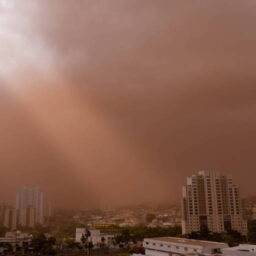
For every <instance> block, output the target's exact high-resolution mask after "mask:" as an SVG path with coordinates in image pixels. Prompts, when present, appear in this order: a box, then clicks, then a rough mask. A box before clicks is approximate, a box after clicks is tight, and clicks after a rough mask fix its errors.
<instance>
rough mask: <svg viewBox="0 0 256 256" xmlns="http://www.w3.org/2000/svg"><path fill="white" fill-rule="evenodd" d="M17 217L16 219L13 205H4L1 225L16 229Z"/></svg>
mask: <svg viewBox="0 0 256 256" xmlns="http://www.w3.org/2000/svg"><path fill="white" fill-rule="evenodd" d="M17 219H18V215H17V210H16V209H15V208H13V207H6V209H5V212H4V222H3V226H4V227H6V228H8V229H10V230H16V229H17Z"/></svg>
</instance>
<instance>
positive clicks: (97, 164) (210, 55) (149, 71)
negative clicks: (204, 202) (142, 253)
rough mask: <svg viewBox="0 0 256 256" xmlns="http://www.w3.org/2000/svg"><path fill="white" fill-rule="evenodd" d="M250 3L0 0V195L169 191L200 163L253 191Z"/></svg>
mask: <svg viewBox="0 0 256 256" xmlns="http://www.w3.org/2000/svg"><path fill="white" fill-rule="evenodd" d="M255 25H256V2H255V0H243V1H238V0H234V1H230V0H209V1H199V0H196V1H187V0H186V1H185V0H173V1H170V0H76V1H70V0H44V1H34V0H26V1H24V0H0V141H1V144H0V178H1V186H0V201H12V200H14V197H15V191H16V190H17V188H19V187H20V186H24V185H26V186H37V185H39V186H41V187H42V188H43V189H44V190H45V192H46V194H47V197H48V199H49V200H50V201H52V202H53V203H54V204H55V205H57V206H60V207H80V208H90V207H98V206H101V205H106V204H107V205H108V204H110V205H123V204H138V203H158V202H159V203H166V202H175V201H177V200H178V199H179V198H180V194H181V186H182V184H184V182H185V177H186V176H187V175H191V174H193V173H195V172H197V171H198V170H201V169H209V170H218V171H220V172H222V173H229V174H232V175H233V177H234V180H235V181H236V183H237V184H238V185H239V186H240V187H241V190H242V194H243V195H244V196H248V195H254V194H256V187H255V185H254V183H255V178H256V172H255V168H256V158H255V152H256V135H255V131H256V118H255V113H256V85H255V84H256V72H255V67H256V34H255Z"/></svg>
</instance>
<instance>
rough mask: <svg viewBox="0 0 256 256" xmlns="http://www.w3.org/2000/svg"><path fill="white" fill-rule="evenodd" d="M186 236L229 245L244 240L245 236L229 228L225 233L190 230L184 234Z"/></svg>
mask: <svg viewBox="0 0 256 256" xmlns="http://www.w3.org/2000/svg"><path fill="white" fill-rule="evenodd" d="M186 237H187V238H190V239H197V240H207V241H215V242H223V243H227V244H228V245H229V246H235V245H238V244H240V243H244V242H246V238H245V237H244V236H242V235H241V234H240V233H239V232H237V231H235V230H230V231H228V232H226V233H214V232H209V231H208V230H205V231H203V232H192V233H191V234H188V235H186Z"/></svg>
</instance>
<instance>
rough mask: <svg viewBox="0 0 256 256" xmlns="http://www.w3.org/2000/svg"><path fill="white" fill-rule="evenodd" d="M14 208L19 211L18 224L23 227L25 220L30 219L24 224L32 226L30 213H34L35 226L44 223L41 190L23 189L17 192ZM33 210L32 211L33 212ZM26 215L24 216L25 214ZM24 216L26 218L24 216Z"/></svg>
mask: <svg viewBox="0 0 256 256" xmlns="http://www.w3.org/2000/svg"><path fill="white" fill-rule="evenodd" d="M16 208H17V210H19V213H20V216H19V219H20V221H19V222H20V224H21V225H22V226H24V223H25V222H24V221H22V220H25V219H30V220H29V221H27V222H26V223H30V226H31V225H32V224H31V223H32V219H31V218H32V217H31V216H32V214H31V213H32V212H33V211H34V222H35V224H43V223H44V205H43V191H42V190H41V188H39V187H37V188H27V187H24V188H22V189H20V190H19V191H18V192H17V200H16ZM33 209H34V210H33ZM25 213H26V214H25ZM27 213H30V214H29V218H28V216H27V215H28V214H27ZM25 215H26V216H25Z"/></svg>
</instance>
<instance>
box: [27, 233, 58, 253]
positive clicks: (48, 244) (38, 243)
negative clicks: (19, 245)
mask: <svg viewBox="0 0 256 256" xmlns="http://www.w3.org/2000/svg"><path fill="white" fill-rule="evenodd" d="M55 244H56V239H55V238H54V237H50V238H47V237H46V236H45V235H44V234H43V233H38V234H37V235H35V236H34V237H33V239H32V241H31V247H32V248H33V251H34V252H36V253H40V254H43V255H55V254H56V253H57V252H56V250H55V249H54V245H55Z"/></svg>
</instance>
